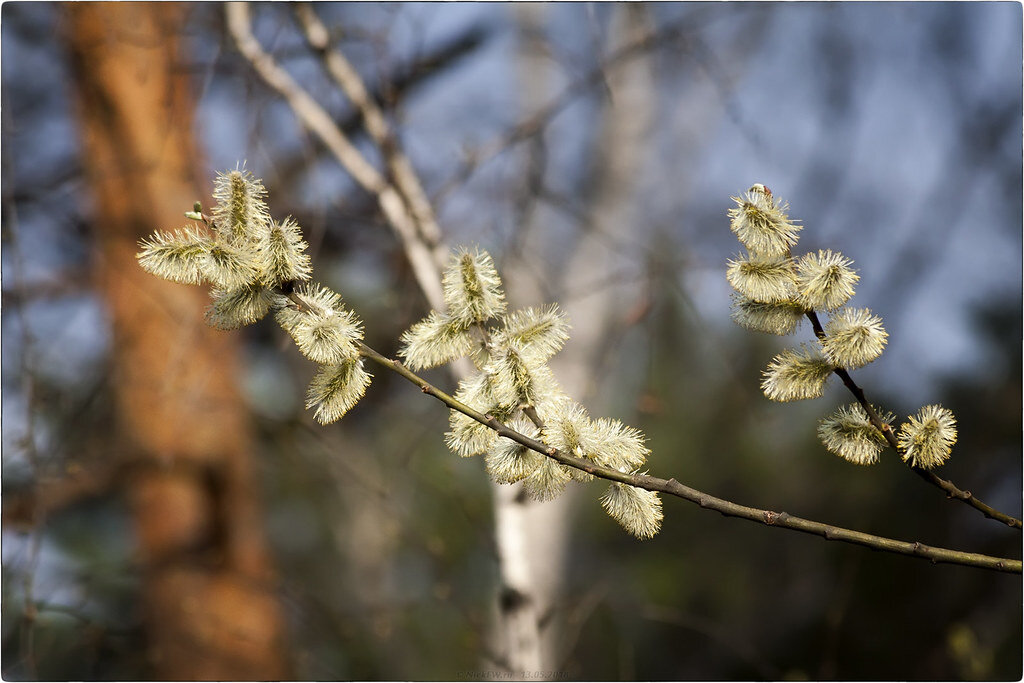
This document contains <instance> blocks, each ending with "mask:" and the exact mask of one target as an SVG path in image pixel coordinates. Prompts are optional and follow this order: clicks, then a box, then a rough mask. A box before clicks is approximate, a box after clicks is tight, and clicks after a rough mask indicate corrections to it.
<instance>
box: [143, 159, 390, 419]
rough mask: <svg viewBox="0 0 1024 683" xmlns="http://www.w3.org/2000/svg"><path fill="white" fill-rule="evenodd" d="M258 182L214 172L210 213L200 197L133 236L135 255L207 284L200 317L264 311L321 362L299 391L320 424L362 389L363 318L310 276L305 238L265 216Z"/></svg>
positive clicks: (223, 324)
mask: <svg viewBox="0 0 1024 683" xmlns="http://www.w3.org/2000/svg"><path fill="white" fill-rule="evenodd" d="M265 196H266V190H265V189H264V188H263V185H262V184H261V183H260V181H259V180H257V179H255V178H253V177H252V175H251V174H249V173H248V172H245V171H239V170H235V171H229V172H227V173H222V174H219V175H218V176H217V178H216V180H215V181H214V193H213V197H214V199H216V200H217V203H216V206H215V207H214V208H213V211H212V216H210V217H207V216H205V215H204V214H203V213H202V207H201V206H197V207H196V210H195V211H192V212H189V213H188V214H186V216H188V217H189V218H192V219H194V220H199V221H201V222H202V223H204V224H205V228H204V227H201V226H199V225H196V224H193V225H191V226H188V227H186V228H183V229H182V230H179V231H177V232H173V233H163V232H158V233H156V234H155V235H153V236H152V237H151V238H150V239H148V240H143V241H142V242H141V243H140V246H141V248H142V251H141V252H140V253H139V254H138V255H137V256H138V259H139V264H140V265H141V266H142V267H143V268H144V269H145V270H146V271H148V272H150V273H152V274H153V275H157V276H159V277H162V278H165V279H167V280H172V281H174V282H182V283H185V284H203V283H209V284H211V285H212V287H211V289H210V296H211V298H212V299H213V301H212V303H211V304H210V306H209V308H207V310H206V321H207V323H208V324H210V325H211V326H213V327H216V328H218V329H222V330H232V329H236V328H238V327H241V326H243V325H248V324H251V323H254V322H256V321H257V320H260V319H262V318H263V317H265V316H266V315H267V314H268V313H270V312H271V311H273V312H274V317H275V318H276V319H277V322H278V324H280V325H281V327H282V328H284V329H285V331H287V332H288V334H290V335H291V337H292V338H293V339H294V340H295V344H296V346H298V348H299V351H301V352H302V354H303V355H304V356H306V357H307V358H309V359H310V360H311V361H314V362H315V363H318V364H319V365H320V368H319V370H318V371H317V373H316V375H315V376H314V377H313V380H312V382H310V385H309V390H308V391H307V393H306V407H307V408H316V412H315V413H314V417H315V418H316V419H317V420H318V421H319V422H320V423H322V424H327V423H329V422H334V421H335V420H337V419H338V418H340V417H341V416H342V415H344V414H345V413H346V412H348V411H349V410H350V409H351V408H352V406H354V405H355V404H356V403H357V402H358V401H359V399H360V398H361V397H362V396H363V393H364V392H365V391H366V387H367V385H369V383H370V375H369V373H367V372H366V370H365V368H364V367H363V362H364V361H363V358H362V357H361V356H360V354H359V343H360V342H361V341H362V338H363V328H362V323H361V322H360V320H359V318H358V317H357V316H356V314H355V313H353V312H352V311H350V310H348V309H347V308H345V306H344V304H343V302H342V300H341V296H340V295H338V294H337V293H336V292H332V291H331V290H329V289H328V288H326V287H324V286H322V285H319V284H316V283H312V282H309V279H310V276H311V274H312V268H311V266H310V259H309V255H308V254H306V247H307V244H306V243H305V242H304V241H303V239H302V231H301V230H300V228H299V226H298V224H297V223H296V222H295V221H293V220H291V219H290V218H286V219H285V220H284V221H282V222H280V223H279V222H277V221H275V220H273V219H271V218H270V214H269V212H268V210H267V205H266V202H265Z"/></svg>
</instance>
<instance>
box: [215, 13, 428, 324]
mask: <svg viewBox="0 0 1024 683" xmlns="http://www.w3.org/2000/svg"><path fill="white" fill-rule="evenodd" d="M224 12H225V16H226V19H227V25H228V30H229V32H230V33H231V36H232V38H233V39H234V41H235V44H236V46H237V47H238V50H239V52H241V53H242V55H243V56H244V57H245V58H246V59H247V60H249V62H250V63H251V64H252V67H253V69H255V70H256V73H257V74H259V76H260V77H261V78H262V79H263V80H264V82H266V84H267V85H269V86H270V87H271V88H273V89H274V90H275V91H277V93H278V94H279V95H281V96H282V97H283V98H284V99H285V100H286V101H287V102H288V105H289V107H291V109H292V111H293V112H295V115H296V116H297V117H298V118H299V120H300V121H301V122H302V124H303V125H304V126H306V128H308V129H309V130H310V131H312V132H313V133H314V134H316V136H317V137H319V138H320V140H321V141H322V142H323V143H324V145H325V146H326V147H327V148H328V149H329V150H330V151H331V153H332V154H333V155H334V157H335V158H336V159H337V160H338V162H339V163H340V164H341V165H342V166H343V167H344V168H345V169H346V170H347V171H348V172H349V174H351V176H352V177H353V179H355V181H356V182H357V183H358V184H359V185H360V186H361V187H362V188H363V189H364V190H366V191H367V192H369V193H370V194H371V195H373V196H375V197H376V198H377V203H378V205H379V206H380V209H381V212H382V213H383V214H384V216H385V218H387V220H388V222H389V223H390V224H391V225H392V226H393V227H394V229H395V231H396V232H397V233H398V234H399V237H400V239H401V242H402V246H403V248H404V249H405V252H406V257H407V258H408V259H409V263H410V265H411V267H412V269H413V274H414V275H415V277H416V281H417V283H418V284H419V286H420V289H421V290H422V291H423V293H424V296H425V297H426V299H427V301H428V303H429V304H430V305H431V306H432V307H439V306H440V305H441V302H442V300H443V297H442V295H441V279H440V266H439V264H440V263H443V262H444V260H445V259H446V254H445V249H444V247H443V246H441V245H440V244H434V245H430V244H428V243H427V242H425V241H424V240H423V233H424V231H423V230H421V229H420V228H418V227H417V221H416V216H415V215H414V214H413V212H412V210H411V209H410V205H409V204H408V203H407V200H406V199H405V198H404V197H403V196H402V195H401V194H400V193H399V191H398V189H397V188H396V187H395V185H393V184H392V183H391V182H389V181H388V179H387V178H385V177H384V176H383V175H382V174H381V173H380V172H379V171H378V170H377V169H376V168H374V166H373V165H372V164H371V163H370V162H369V161H367V160H366V157H364V156H363V154H362V153H361V152H360V151H359V150H358V149H356V147H355V146H354V145H353V144H352V143H351V141H350V140H349V139H348V137H346V135H345V134H344V133H343V132H342V131H341V130H340V129H339V128H338V127H337V126H336V125H335V124H334V121H333V119H332V118H331V116H330V114H328V113H327V111H326V110H325V109H324V108H323V107H322V106H320V104H319V103H318V102H317V101H316V100H314V99H313V98H312V97H311V96H310V95H309V93H307V92H306V91H305V90H304V89H303V88H302V86H300V85H299V84H298V83H297V82H296V81H295V79H293V78H292V77H291V75H290V74H289V73H288V72H287V71H285V70H284V69H283V68H281V67H280V66H279V65H278V64H277V63H276V62H275V61H274V59H273V57H271V56H270V55H269V54H268V53H266V52H264V51H263V48H262V47H260V44H259V42H258V41H257V40H256V37H255V36H254V35H253V33H252V26H251V20H250V16H249V4H248V3H245V2H232V3H227V4H225V6H224Z"/></svg>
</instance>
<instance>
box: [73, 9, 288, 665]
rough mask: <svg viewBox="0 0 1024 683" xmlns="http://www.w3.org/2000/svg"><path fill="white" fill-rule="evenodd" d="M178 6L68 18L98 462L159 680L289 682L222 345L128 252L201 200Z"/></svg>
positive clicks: (177, 289)
mask: <svg viewBox="0 0 1024 683" xmlns="http://www.w3.org/2000/svg"><path fill="white" fill-rule="evenodd" d="M186 11H187V8H186V7H185V6H184V5H181V4H178V3H138V4H135V3H81V4H72V5H68V6H67V13H68V16H67V18H68V22H67V29H68V32H67V40H68V44H69V48H70V54H71V57H72V61H73V68H74V72H75V76H76V79H75V86H76V88H77V96H78V105H79V108H78V114H79V119H80V124H81V126H80V127H81V133H82V154H83V163H84V166H85V169H86V172H87V174H88V180H89V182H90V184H91V188H92V190H93V194H94V198H95V205H94V206H95V211H96V226H97V230H96V234H97V239H98V243H99V248H98V254H97V263H96V277H97V280H98V281H97V286H98V287H99V289H100V291H101V292H102V294H103V296H104V297H105V300H106V302H107V305H108V310H109V312H110V317H111V322H112V325H113V330H114V348H115V369H114V372H115V373H116V378H115V383H114V386H115V387H116V389H115V392H116V399H115V400H116V412H117V417H118V431H117V433H116V434H115V435H113V439H112V444H111V457H112V458H115V457H124V458H127V459H130V461H131V462H132V463H133V464H134V465H135V466H133V467H132V468H130V469H129V471H131V472H132V475H131V476H130V477H129V478H128V479H127V480H126V481H125V482H124V486H125V489H126V492H127V497H128V500H129V501H130V503H131V507H132V514H133V515H134V518H135V521H136V528H137V533H138V544H139V549H138V558H139V560H140V562H141V565H142V567H143V572H144V578H143V587H142V590H143V599H142V604H143V608H144V610H145V619H146V622H145V623H146V627H147V630H148V633H147V638H148V643H149V654H150V662H151V664H152V666H153V674H154V676H155V677H157V678H161V679H171V680H186V679H187V680H195V679H221V680H223V679H248V680H259V679H279V678H282V677H284V676H286V675H287V665H286V659H285V655H284V647H283V645H284V644H283V633H284V626H283V618H282V614H281V611H280V607H279V605H278V604H277V600H276V597H275V595H274V590H273V588H274V583H273V576H272V573H271V569H270V564H269V561H268V558H267V554H266V550H265V546H264V540H263V530H262V523H261V518H260V515H259V508H258V502H257V500H256V495H255V485H254V478H253V473H252V461H251V443H250V440H249V436H248V432H247V425H246V422H245V412H244V410H243V408H242V406H241V403H240V399H239V396H238V393H237V388H236V385H235V383H234V374H235V366H234V358H235V349H234V345H233V343H232V337H231V336H229V335H226V334H224V333H221V332H217V331H215V330H213V329H210V328H208V327H206V326H205V325H204V324H203V323H202V311H203V308H204V306H205V304H206V303H207V300H206V297H205V293H204V292H203V291H202V290H201V289H200V288H197V287H187V286H183V285H178V284H171V283H167V282H163V281H160V280H158V279H156V278H154V277H152V276H150V275H147V274H146V273H144V272H143V271H142V269H141V268H139V266H138V264H137V263H136V260H135V253H136V251H137V250H138V246H137V240H138V239H139V238H140V237H143V236H145V235H148V234H150V233H152V232H153V231H154V230H157V229H162V230H168V229H174V228H178V227H181V225H183V224H184V222H185V221H184V217H183V215H182V213H183V212H184V211H186V210H188V209H190V208H191V206H192V203H193V201H194V200H195V199H197V198H199V197H200V196H202V195H201V188H202V187H203V186H204V184H203V183H202V182H201V181H199V180H198V176H197V174H196V173H195V169H196V168H197V167H198V164H197V163H196V159H197V153H196V145H195V142H194V140H193V136H192V116H193V102H192V101H191V98H190V94H189V87H188V78H187V74H185V73H184V71H183V70H182V69H180V68H179V66H180V65H179V64H178V63H177V61H176V60H177V55H178V49H179V43H178V36H180V35H181V29H182V28H183V26H184V18H185V12H186Z"/></svg>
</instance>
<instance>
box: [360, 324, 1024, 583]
mask: <svg viewBox="0 0 1024 683" xmlns="http://www.w3.org/2000/svg"><path fill="white" fill-rule="evenodd" d="M359 350H360V353H361V354H362V356H363V357H364V358H367V359H369V360H371V361H373V362H375V363H377V364H378V365H380V366H382V367H384V368H387V369H388V370H390V371H392V372H395V373H397V374H399V375H401V376H402V377H404V378H405V379H406V380H408V381H409V382H412V383H413V384H415V385H416V386H418V387H419V388H420V391H422V392H423V393H424V394H428V395H430V396H433V397H434V398H436V399H437V400H439V401H441V402H442V403H443V404H445V405H446V406H448V407H449V408H451V409H452V410H456V411H458V412H460V413H462V414H463V415H466V416H467V417H470V418H472V419H473V420H476V421H477V422H479V423H480V424H483V425H486V426H487V427H490V428H491V429H493V430H494V431H495V432H496V433H497V434H498V435H499V436H503V437H505V438H507V439H511V440H512V441H515V442H516V443H519V444H521V445H523V446H525V447H527V448H529V449H531V450H534V451H536V452H538V453H541V454H543V455H545V456H547V457H549V458H552V459H554V460H555V461H557V462H559V463H561V464H563V465H567V466H569V467H574V468H576V469H578V470H583V471H584V472H587V473H589V474H592V475H594V476H595V477H599V478H601V479H607V480H609V481H616V482H619V483H621V484H628V485H630V486H635V487H637V488H642V489H647V490H648V491H659V492H661V493H666V494H668V495H671V496H675V497H677V498H682V499H683V500H686V501H689V502H691V503H695V504H696V505H699V506H700V507H702V508H704V509H708V510H715V511H716V512H719V513H721V514H722V515H724V516H726V517H739V518H741V519H746V520H748V521H751V522H757V523H759V524H764V525H766V526H770V527H776V528H780V529H790V530H792V531H801V532H803V533H807V534H813V535H815V536H821V537H822V538H825V539H827V540H830V541H842V542H844V543H852V544H854V545H861V546H865V547H867V548H872V549H874V550H880V551H883V552H889V553H897V554H900V555H907V556H910V557H920V558H923V559H927V560H931V561H932V562H933V563H946V564H959V565H964V566H968V567H979V568H982V569H992V570H995V571H1001V572H1007V573H1014V574H1020V573H1021V561H1020V560H1014V559H1012V558H1004V557H992V556H989V555H980V554H978V553H968V552H963V551H960V550H950V549H947V548H937V547H934V546H928V545H925V544H923V543H919V542H917V541H913V542H910V541H898V540H895V539H891V538H885V537H884V536H875V535H873V534H868V533H864V532H862V531H855V530H853V529H844V528H843V527H837V526H833V525H831V524H825V523H823V522H816V521H813V520H809V519H803V518H802V517H794V516H793V515H790V514H788V513H786V512H774V511H771V510H761V509H758V508H752V507H748V506H746V505H740V504H738V503H734V502H732V501H728V500H724V499H722V498H716V497H715V496H712V495H709V494H707V493H704V492H703V491H698V490H697V489H694V488H691V487H689V486H686V485H685V484H681V483H679V482H678V481H676V480H675V479H659V478H658V477H652V476H649V475H646V474H627V473H625V472H620V471H618V470H613V469H609V468H607V467H601V466H600V465H597V464H595V463H593V462H591V461H589V460H585V459H583V458H576V457H573V456H571V455H567V454H565V453H563V452H562V451H560V450H558V449H557V448H552V447H551V446H548V445H547V444H545V443H544V442H542V441H538V440H536V439H531V438H530V437H528V436H526V435H524V434H521V433H519V432H517V431H516V430H514V429H512V428H510V427H508V426H507V425H505V424H503V423H501V422H499V421H498V420H497V419H495V418H494V416H492V415H485V414H483V413H481V412H479V411H477V410H474V409H473V408H471V407H470V406H467V405H466V404H465V403H462V402H461V401H459V400H457V399H455V398H454V397H452V396H450V395H449V394H447V393H445V392H444V391H441V390H440V389H438V388H437V387H435V386H434V385H432V384H430V383H429V382H427V381H426V380H424V379H423V378H422V377H420V376H419V375H417V374H416V373H414V372H412V371H411V370H409V368H407V367H406V366H405V365H403V364H402V363H400V362H398V361H395V360H392V359H390V358H388V357H386V356H383V355H381V354H380V353H378V352H377V351H374V350H373V349H372V348H370V347H369V346H367V345H365V344H363V343H360V345H359Z"/></svg>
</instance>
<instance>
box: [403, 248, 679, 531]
mask: <svg viewBox="0 0 1024 683" xmlns="http://www.w3.org/2000/svg"><path fill="white" fill-rule="evenodd" d="M443 285H444V301H445V306H446V309H447V310H446V311H445V312H443V313H442V312H439V311H432V312H431V313H430V315H428V316H427V317H426V318H424V319H423V320H421V321H420V322H418V323H416V324H414V325H413V326H412V327H411V328H409V330H407V331H406V332H405V333H404V334H403V335H402V348H401V350H400V351H399V354H400V355H401V356H402V357H403V358H404V359H405V362H406V364H407V365H408V366H409V367H410V368H411V369H413V370H420V369H425V368H430V367H434V366H437V365H442V364H445V363H449V362H452V361H454V360H456V359H458V358H462V357H467V356H468V357H469V359H470V360H472V362H473V365H474V366H475V368H476V371H475V372H474V373H473V374H472V375H471V376H469V377H466V378H465V379H463V380H462V381H461V382H460V383H459V389H458V392H457V393H456V394H455V398H456V399H457V400H459V401H461V402H462V403H465V404H466V405H469V406H472V407H473V408H475V409H477V410H479V411H480V412H482V413H485V414H487V415H491V416H493V417H495V418H496V419H497V420H499V421H500V422H503V423H505V424H507V425H509V426H510V427H512V428H513V429H515V430H516V431H518V432H520V433H521V434H524V435H526V436H529V437H531V438H534V439H537V440H540V441H543V442H544V443H547V444H548V445H550V446H553V447H555V448H557V449H559V450H560V451H562V452H563V453H568V454H570V455H574V456H576V457H579V458H584V459H586V460H591V461H593V462H594V463H596V464H598V465H601V466H603V467H608V468H612V469H617V470H619V471H621V472H626V473H630V474H632V473H635V472H637V470H638V469H639V468H640V466H641V465H643V463H644V461H645V460H646V459H647V455H648V454H649V451H648V449H647V447H646V446H645V445H644V437H643V434H641V433H640V432H639V431H638V430H636V429H634V428H632V427H627V426H625V425H623V424H622V423H621V422H619V421H618V420H609V419H607V418H599V419H596V420H593V419H591V418H590V416H589V415H588V414H587V411H586V409H584V408H583V407H582V406H581V405H579V404H578V403H576V402H575V401H573V400H572V399H571V398H569V397H568V396H567V395H566V394H565V392H564V391H562V389H561V388H560V387H559V385H558V382H557V381H556V380H555V377H554V375H553V374H552V372H551V370H550V368H549V367H548V361H549V359H550V358H551V357H552V356H553V355H554V354H555V353H557V352H558V351H559V350H560V349H561V348H562V345H563V344H564V343H565V341H566V340H567V339H568V337H569V335H568V324H567V323H566V321H565V317H564V316H563V315H562V313H561V312H560V311H559V309H558V307H557V306H556V305H551V306H547V307H543V308H526V309H523V310H519V311H514V312H506V302H505V295H504V292H503V290H502V285H501V278H500V277H499V276H498V272H497V270H496V269H495V267H494V262H493V260H492V259H491V257H490V255H489V254H487V252H485V251H481V250H478V249H461V250H459V251H458V252H457V253H456V254H455V255H454V257H453V258H452V260H451V264H450V265H449V267H448V268H447V270H446V271H445V273H444V281H443ZM446 441H447V444H448V447H449V448H451V450H452V451H453V452H455V453H457V454H458V455H462V456H473V455H479V454H483V455H484V459H485V462H486V465H487V471H488V473H489V474H490V475H491V477H492V478H493V479H494V481H496V482H498V483H501V484H511V483H515V482H518V481H522V482H523V488H524V490H525V491H526V492H527V494H529V495H530V496H531V497H533V498H535V499H537V500H550V499H552V498H554V497H556V496H558V495H560V494H561V493H562V491H563V490H564V489H565V486H566V484H567V483H568V482H569V481H571V480H573V479H575V480H579V481H587V480H590V479H593V476H592V475H590V474H587V473H586V472H584V471H582V470H578V469H575V468H572V467H566V466H565V465H562V464H560V463H558V462H557V461H555V460H553V459H551V458H547V457H545V456H543V455H541V454H539V453H537V452H536V451H533V450H530V449H528V448H526V447H525V446H522V445H521V444H519V443H517V442H515V441H512V440H510V439H507V438H504V437H499V436H498V435H497V434H496V433H495V432H494V431H493V430H491V429H490V428H488V427H487V426H486V425H483V424H481V423H479V422H477V421H475V420H473V419H471V418H469V417H467V416H466V415H464V414H463V413H460V412H458V411H456V410H452V411H451V420H450V430H449V431H448V433H447V434H446ZM601 503H602V505H603V506H604V508H605V510H606V511H607V512H608V514H610V515H611V516H612V517H613V518H614V519H615V520H617V521H618V522H619V523H620V524H621V525H622V526H623V527H624V528H625V529H627V530H628V531H629V532H631V533H633V534H634V535H636V536H638V537H640V538H648V537H650V536H653V535H654V534H655V533H657V531H658V529H659V527H660V525H661V519H662V512H661V500H660V498H658V495H657V494H656V493H654V492H653V491H646V490H644V489H640V488H636V487H633V486H628V485H626V484H620V483H618V482H613V483H612V484H611V486H610V487H609V489H608V490H607V492H606V493H605V494H604V496H603V497H602V498H601Z"/></svg>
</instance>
